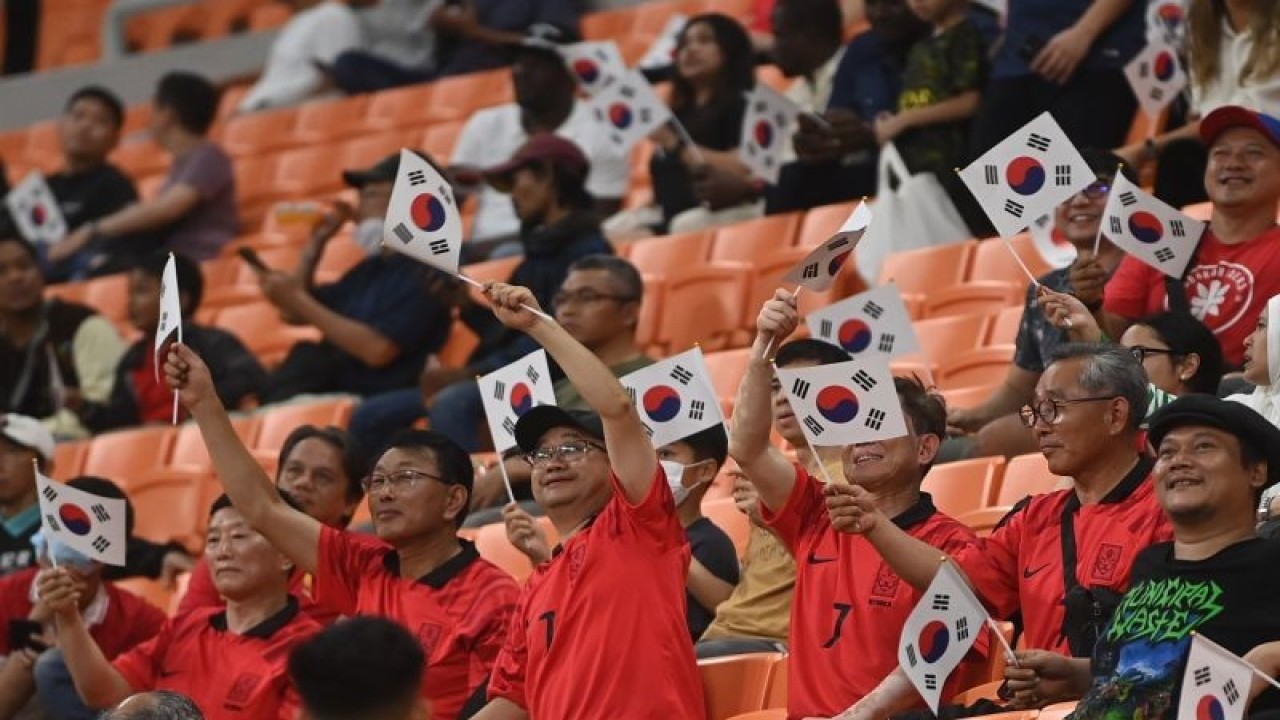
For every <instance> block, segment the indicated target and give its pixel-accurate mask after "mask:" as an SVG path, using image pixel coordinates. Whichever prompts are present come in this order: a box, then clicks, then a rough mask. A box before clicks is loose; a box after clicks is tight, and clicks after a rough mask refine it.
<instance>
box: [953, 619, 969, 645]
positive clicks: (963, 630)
mask: <svg viewBox="0 0 1280 720" xmlns="http://www.w3.org/2000/svg"><path fill="white" fill-rule="evenodd" d="M968 638H969V618H967V617H962V618H960V619H959V620H957V621H956V639H957V640H967V639H968Z"/></svg>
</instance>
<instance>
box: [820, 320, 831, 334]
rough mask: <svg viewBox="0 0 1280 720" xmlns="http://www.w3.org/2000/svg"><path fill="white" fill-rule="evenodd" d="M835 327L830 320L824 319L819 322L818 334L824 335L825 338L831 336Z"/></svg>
mask: <svg viewBox="0 0 1280 720" xmlns="http://www.w3.org/2000/svg"><path fill="white" fill-rule="evenodd" d="M834 329H835V327H833V326H832V324H831V321H830V320H823V321H822V322H820V323H818V335H819V336H820V337H824V338H829V337H831V331H832V330H834Z"/></svg>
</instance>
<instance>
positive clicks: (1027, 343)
mask: <svg viewBox="0 0 1280 720" xmlns="http://www.w3.org/2000/svg"><path fill="white" fill-rule="evenodd" d="M1035 292H1036V286H1035V285H1031V286H1029V287H1028V288H1027V299H1026V301H1025V302H1024V303H1023V306H1022V320H1021V321H1019V323H1018V337H1017V339H1016V340H1014V350H1013V364H1014V365H1017V366H1018V367H1020V368H1022V369H1023V370H1029V371H1031V372H1044V358H1043V357H1041V355H1040V339H1039V338H1037V337H1036V328H1035V318H1036V315H1037V314H1039V312H1040V309H1039V308H1038V307H1036V304H1035Z"/></svg>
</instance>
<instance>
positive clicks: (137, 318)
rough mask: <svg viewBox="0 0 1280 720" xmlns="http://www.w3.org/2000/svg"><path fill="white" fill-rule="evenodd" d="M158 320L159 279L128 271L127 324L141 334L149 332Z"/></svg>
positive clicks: (135, 271)
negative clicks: (130, 324)
mask: <svg viewBox="0 0 1280 720" xmlns="http://www.w3.org/2000/svg"><path fill="white" fill-rule="evenodd" d="M159 320H160V278H158V277H153V276H152V275H150V274H149V273H146V272H143V271H142V270H136V269H135V270H130V271H129V322H130V323H132V324H133V326H134V327H135V328H137V329H139V330H141V331H142V332H151V331H152V330H155V328H156V323H157V322H158V321H159Z"/></svg>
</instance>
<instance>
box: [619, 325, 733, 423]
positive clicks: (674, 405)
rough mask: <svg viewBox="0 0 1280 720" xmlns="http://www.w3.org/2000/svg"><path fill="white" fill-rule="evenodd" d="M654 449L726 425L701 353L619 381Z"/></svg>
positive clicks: (683, 355) (676, 358)
mask: <svg viewBox="0 0 1280 720" xmlns="http://www.w3.org/2000/svg"><path fill="white" fill-rule="evenodd" d="M620 380H621V381H622V385H623V386H624V387H626V389H627V392H628V393H629V394H630V395H631V401H632V402H633V403H635V405H636V408H637V409H638V410H639V411H640V420H641V422H643V423H644V428H645V430H646V431H647V432H648V433H649V439H650V441H651V442H652V443H653V446H654V447H661V446H663V445H666V444H668V443H672V442H675V441H676V440H679V439H681V438H685V437H688V436H690V435H692V434H694V433H696V432H701V431H703V430H706V429H707V428H709V427H712V426H714V425H719V424H722V423H723V422H724V415H723V413H721V411H720V400H719V398H717V397H716V391H715V388H714V386H713V385H712V384H711V373H710V372H709V371H708V370H707V363H706V361H705V360H704V359H703V357H702V350H701V349H699V348H693V349H692V350H686V351H685V352H682V353H680V354H679V355H676V356H674V357H670V358H667V359H666V360H663V361H662V362H659V363H654V364H653V365H650V366H649V367H646V368H641V369H639V370H636V371H635V372H633V373H630V374H628V375H625V376H623V377H622V378H620Z"/></svg>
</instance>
